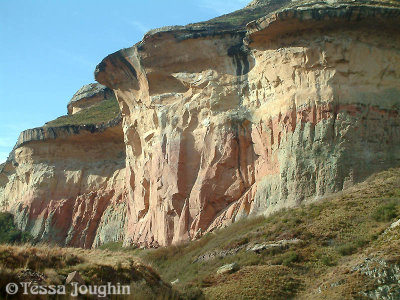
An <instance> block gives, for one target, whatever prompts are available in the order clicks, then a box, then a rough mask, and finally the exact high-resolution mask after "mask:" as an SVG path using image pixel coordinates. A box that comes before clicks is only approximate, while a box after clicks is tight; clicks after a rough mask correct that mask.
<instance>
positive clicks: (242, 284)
mask: <svg viewBox="0 0 400 300" xmlns="http://www.w3.org/2000/svg"><path fill="white" fill-rule="evenodd" d="M399 218H400V169H391V170H388V171H385V172H381V173H379V174H376V175H374V176H372V177H370V178H369V179H368V180H367V181H366V182H364V183H361V184H358V185H356V186H354V187H353V188H350V189H348V190H346V191H344V192H341V193H338V194H334V195H331V196H329V197H326V199H324V200H321V201H319V202H315V203H311V204H308V205H304V206H302V207H298V208H294V209H287V210H283V211H280V212H278V213H276V214H274V215H271V216H269V217H267V218H264V217H259V218H254V219H246V220H242V221H240V222H237V223H235V224H233V225H231V226H229V227H227V228H224V229H220V230H217V231H215V232H213V233H209V234H206V235H205V236H203V237H202V238H201V239H199V240H197V241H193V242H190V243H184V244H181V245H177V246H171V247H166V248H159V249H148V250H140V249H135V248H121V244H120V243H114V244H108V245H103V246H102V249H97V250H84V249H68V248H57V247H48V246H38V247H32V246H29V245H25V246H24V247H16V246H7V245H3V246H0V272H1V276H0V279H1V280H0V285H2V286H3V285H4V283H5V282H6V280H5V279H10V280H11V279H13V280H15V276H17V275H18V272H19V271H20V270H22V269H24V268H27V267H28V268H31V269H34V270H37V271H40V272H43V273H44V274H46V275H47V278H46V280H47V281H49V282H63V280H64V279H65V275H66V274H68V273H69V272H71V271H75V270H78V271H79V272H80V273H81V274H82V276H83V278H84V279H85V280H86V282H91V283H96V282H97V283H102V282H106V281H109V280H110V281H113V280H118V281H119V282H130V283H131V285H132V286H133V287H135V289H136V290H137V292H138V293H139V294H138V295H141V296H140V297H141V298H143V299H147V298H149V297H150V298H151V297H152V296H155V295H167V297H176V294H174V292H173V291H172V290H171V289H170V288H169V287H167V286H165V285H163V284H161V285H160V277H159V276H158V275H157V274H161V278H162V279H163V280H164V281H166V282H170V281H174V280H175V279H177V278H178V279H179V283H178V284H177V285H176V286H174V288H175V289H177V290H179V291H180V294H181V295H182V297H183V299H204V298H208V299H228V298H229V299H283V298H285V299H290V298H298V299H347V298H362V294H360V292H362V291H367V290H373V289H374V288H375V287H376V286H377V284H378V283H377V281H376V280H373V279H371V278H367V277H366V276H365V275H362V274H360V273H359V272H354V271H352V270H353V268H354V266H356V265H357V264H360V263H361V262H362V261H363V260H364V259H365V258H366V257H380V258H383V259H385V260H386V261H388V262H390V263H396V264H400V255H399V254H398V253H400V234H399V229H398V228H394V229H388V228H389V226H390V224H391V223H392V222H393V221H395V220H397V219H399ZM293 238H297V239H301V240H302V242H300V243H297V244H294V245H291V246H288V247H283V248H273V249H269V250H265V251H261V252H260V253H254V252H252V251H246V247H247V246H249V245H252V244H255V243H263V242H270V241H277V240H282V239H293ZM238 247H239V248H240V249H239V250H238V251H237V252H235V253H234V254H229V255H225V256H224V255H221V256H220V257H218V255H217V256H216V257H215V258H210V259H208V260H197V258H198V257H199V256H202V255H204V254H207V253H226V252H227V251H228V252H229V251H230V250H232V249H237V248H238ZM139 260H140V261H143V262H145V263H146V264H149V265H151V266H152V267H153V268H154V270H156V271H154V270H153V269H152V268H151V267H147V266H146V265H144V264H143V263H141V262H140V261H139ZM233 262H235V263H237V264H239V266H240V271H238V272H236V273H234V274H230V275H217V274H216V271H217V269H218V268H219V267H220V266H222V265H225V264H228V263H233ZM157 272H158V273H157ZM171 295H172V296H171ZM139 299H140V298H139Z"/></svg>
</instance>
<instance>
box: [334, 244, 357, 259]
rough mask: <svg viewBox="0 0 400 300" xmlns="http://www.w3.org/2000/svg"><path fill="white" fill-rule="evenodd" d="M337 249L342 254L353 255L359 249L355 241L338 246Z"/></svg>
mask: <svg viewBox="0 0 400 300" xmlns="http://www.w3.org/2000/svg"><path fill="white" fill-rule="evenodd" d="M336 250H337V252H339V253H340V255H343V256H345V255H351V254H353V253H355V252H356V251H357V246H356V245H355V244H354V243H347V244H343V245H340V246H338V247H337V249H336Z"/></svg>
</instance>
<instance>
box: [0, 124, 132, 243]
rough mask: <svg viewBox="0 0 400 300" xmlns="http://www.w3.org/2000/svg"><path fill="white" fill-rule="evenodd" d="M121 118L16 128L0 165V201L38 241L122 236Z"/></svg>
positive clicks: (98, 240) (103, 239) (89, 240)
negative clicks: (10, 147) (11, 147)
mask: <svg viewBox="0 0 400 300" xmlns="http://www.w3.org/2000/svg"><path fill="white" fill-rule="evenodd" d="M124 167H125V145H124V142H123V132H122V127H121V119H120V118H117V119H115V120H112V121H110V122H109V123H107V124H100V125H87V126H83V125H82V126H72V125H71V126H64V127H41V128H35V129H30V130H26V131H24V132H22V133H21V135H20V137H19V139H18V142H17V144H16V146H15V147H14V150H13V151H12V153H11V155H10V156H9V158H8V160H7V162H6V164H5V165H4V166H3V167H2V169H0V204H1V209H2V210H8V211H11V212H12V213H14V215H15V221H16V222H17V225H18V227H19V228H21V229H23V230H27V231H30V233H31V234H32V235H33V236H34V237H35V238H36V239H37V240H40V241H49V242H55V243H58V244H60V245H65V246H76V247H78V246H79V247H86V248H89V247H92V246H95V245H98V244H101V243H104V242H109V241H114V240H119V239H122V238H123V237H124V223H125V222H124V218H125V214H126V205H125V204H124V202H123V197H122V195H123V192H124V190H123V186H124Z"/></svg>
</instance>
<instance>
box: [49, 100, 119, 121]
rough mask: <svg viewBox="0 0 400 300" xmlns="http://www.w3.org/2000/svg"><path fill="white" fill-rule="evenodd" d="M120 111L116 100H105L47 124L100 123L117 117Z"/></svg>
mask: <svg viewBox="0 0 400 300" xmlns="http://www.w3.org/2000/svg"><path fill="white" fill-rule="evenodd" d="M119 113H120V110H119V106H118V102H117V101H116V100H104V101H102V102H100V103H97V104H95V105H93V106H91V107H89V108H86V109H83V110H81V111H79V112H77V113H76V114H73V115H66V116H62V117H59V118H57V119H55V120H53V121H50V122H47V123H46V124H45V126H48V127H61V126H69V125H92V124H93V125H98V124H103V123H107V122H109V121H111V120H113V119H115V118H116V117H117V116H118V114H119Z"/></svg>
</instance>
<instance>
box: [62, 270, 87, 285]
mask: <svg viewBox="0 0 400 300" xmlns="http://www.w3.org/2000/svg"><path fill="white" fill-rule="evenodd" d="M73 282H76V283H78V284H85V281H84V280H83V278H82V277H81V275H80V274H79V272H78V271H74V272H71V273H69V274H68V276H67V279H66V280H65V284H71V283H73Z"/></svg>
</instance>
